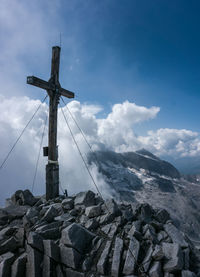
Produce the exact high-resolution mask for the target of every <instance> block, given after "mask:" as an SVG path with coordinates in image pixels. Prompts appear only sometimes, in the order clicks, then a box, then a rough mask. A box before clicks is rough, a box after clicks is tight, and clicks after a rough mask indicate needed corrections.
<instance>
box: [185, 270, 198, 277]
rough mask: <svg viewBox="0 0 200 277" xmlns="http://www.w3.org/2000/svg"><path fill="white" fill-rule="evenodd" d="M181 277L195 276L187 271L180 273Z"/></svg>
mask: <svg viewBox="0 0 200 277" xmlns="http://www.w3.org/2000/svg"><path fill="white" fill-rule="evenodd" d="M181 277H196V274H194V273H193V272H191V271H189V270H182V271H181Z"/></svg>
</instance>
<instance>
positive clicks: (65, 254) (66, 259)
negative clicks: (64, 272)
mask: <svg viewBox="0 0 200 277" xmlns="http://www.w3.org/2000/svg"><path fill="white" fill-rule="evenodd" d="M60 257H61V262H62V263H63V264H64V265H66V266H68V267H71V268H74V269H76V268H80V266H81V264H80V262H81V255H80V254H79V253H78V251H76V250H75V249H74V248H71V247H67V246H65V245H63V244H60Z"/></svg>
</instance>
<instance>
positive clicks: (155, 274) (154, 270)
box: [149, 261, 163, 277]
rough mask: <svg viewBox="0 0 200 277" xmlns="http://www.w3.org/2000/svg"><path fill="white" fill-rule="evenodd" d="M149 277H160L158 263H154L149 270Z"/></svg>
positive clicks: (159, 265)
mask: <svg viewBox="0 0 200 277" xmlns="http://www.w3.org/2000/svg"><path fill="white" fill-rule="evenodd" d="M149 276H150V277H162V276H163V274H162V271H161V263H160V262H159V261H157V262H154V263H153V265H152V267H151V269H150V270H149Z"/></svg>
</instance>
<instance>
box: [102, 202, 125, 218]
mask: <svg viewBox="0 0 200 277" xmlns="http://www.w3.org/2000/svg"><path fill="white" fill-rule="evenodd" d="M102 210H103V211H104V212H105V213H106V214H110V215H113V216H114V217H117V216H120V215H122V212H121V210H120V209H119V207H118V205H117V203H116V202H115V201H114V199H108V200H106V201H105V202H104V204H103V205H102Z"/></svg>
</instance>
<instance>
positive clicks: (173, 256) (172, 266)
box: [162, 243, 183, 273]
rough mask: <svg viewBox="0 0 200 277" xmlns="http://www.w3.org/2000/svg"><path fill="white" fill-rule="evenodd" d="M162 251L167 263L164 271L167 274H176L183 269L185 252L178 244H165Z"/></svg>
mask: <svg viewBox="0 0 200 277" xmlns="http://www.w3.org/2000/svg"><path fill="white" fill-rule="evenodd" d="M162 249H163V253H164V256H165V257H166V258H167V261H166V262H165V263H164V266H163V269H164V271H166V272H170V273H174V272H177V271H180V270H181V269H183V252H182V250H181V247H180V245H179V244H177V243H163V244H162Z"/></svg>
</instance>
